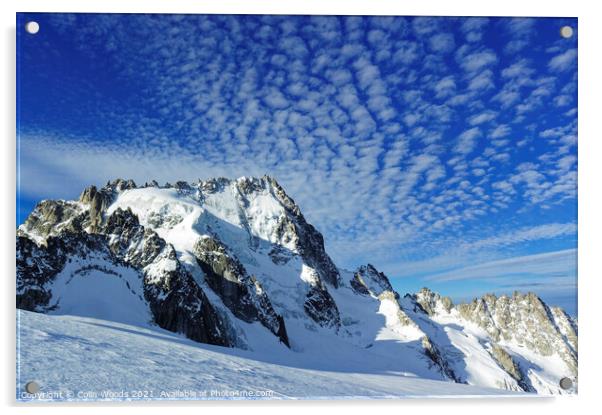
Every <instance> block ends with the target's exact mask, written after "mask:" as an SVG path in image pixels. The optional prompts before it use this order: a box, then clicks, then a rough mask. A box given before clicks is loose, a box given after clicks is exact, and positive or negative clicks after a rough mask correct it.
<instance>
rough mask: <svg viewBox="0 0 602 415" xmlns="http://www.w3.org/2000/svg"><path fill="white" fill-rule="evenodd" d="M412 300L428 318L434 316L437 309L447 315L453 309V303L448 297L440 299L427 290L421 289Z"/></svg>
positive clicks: (440, 297) (439, 296)
mask: <svg viewBox="0 0 602 415" xmlns="http://www.w3.org/2000/svg"><path fill="white" fill-rule="evenodd" d="M412 298H413V299H414V301H415V302H416V304H417V305H418V306H419V307H420V308H421V309H422V310H423V311H424V312H425V313H426V314H428V315H429V316H432V315H435V314H436V313H437V309H438V308H439V309H442V310H444V311H445V312H446V313H449V312H450V311H451V309H452V307H453V305H454V304H453V302H452V300H451V298H449V297H442V296H441V295H439V294H438V293H435V292H433V291H431V290H429V289H428V288H422V289H421V290H420V291H419V292H418V293H417V294H415V295H413V296H412Z"/></svg>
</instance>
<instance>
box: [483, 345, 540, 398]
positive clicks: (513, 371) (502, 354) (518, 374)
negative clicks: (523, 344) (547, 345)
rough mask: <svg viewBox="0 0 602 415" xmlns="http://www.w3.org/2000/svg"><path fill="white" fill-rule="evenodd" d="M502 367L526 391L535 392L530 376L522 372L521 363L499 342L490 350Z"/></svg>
mask: <svg viewBox="0 0 602 415" xmlns="http://www.w3.org/2000/svg"><path fill="white" fill-rule="evenodd" d="M489 353H490V354H491V356H492V357H493V358H494V359H495V361H496V362H497V363H498V364H499V365H500V367H501V368H502V369H504V370H505V371H506V373H508V374H509V375H510V376H512V378H513V379H514V380H516V382H517V383H518V385H519V386H520V387H521V389H522V390H524V391H525V392H535V391H536V390H535V388H533V385H531V382H530V381H529V378H528V377H526V376H525V374H524V373H523V372H522V370H521V368H520V365H519V364H518V363H517V362H516V361H515V360H514V358H513V357H512V356H511V355H510V353H508V352H507V351H506V349H504V348H503V347H502V346H500V345H499V344H495V343H494V344H493V345H492V347H491V351H490V352H489Z"/></svg>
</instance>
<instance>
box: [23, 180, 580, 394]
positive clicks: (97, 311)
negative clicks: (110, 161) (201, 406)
mask: <svg viewBox="0 0 602 415" xmlns="http://www.w3.org/2000/svg"><path fill="white" fill-rule="evenodd" d="M17 307H18V311H17V312H18V324H19V326H18V327H19V330H18V341H19V343H18V346H19V347H18V365H17V371H18V376H17V398H18V399H21V400H26V401H27V400H43V399H46V398H47V397H45V396H44V395H43V394H42V395H40V396H37V397H36V396H27V394H25V395H24V394H23V388H24V385H25V383H26V382H28V381H30V380H35V381H36V382H39V383H40V385H41V386H42V391H55V392H56V391H63V392H64V393H63V394H61V396H60V397H54V398H53V397H51V398H49V399H66V400H102V399H109V398H111V399H126V400H129V399H170V398H180V399H220V398H233V399H236V398H239V397H244V398H249V399H253V398H259V399H263V398H272V399H275V398H284V399H286V398H293V399H299V398H314V399H320V398H335V397H338V398H352V397H355V398H385V397H418V396H450V397H451V396H475V395H495V396H540V395H551V394H566V393H569V394H572V393H576V389H577V388H576V386H575V387H573V388H572V389H571V390H563V389H562V388H560V386H559V380H560V379H561V378H563V377H569V378H571V379H572V380H573V381H574V382H575V384H576V378H577V323H576V321H574V320H573V319H572V318H571V317H570V316H568V315H567V314H566V313H564V311H562V310H561V309H559V308H556V307H549V306H548V305H546V304H545V303H544V302H543V301H542V300H541V299H539V298H538V297H537V296H536V295H534V294H529V293H527V294H521V293H515V294H514V295H513V296H501V297H499V298H498V297H495V296H493V295H487V296H484V297H483V298H480V299H475V300H474V301H473V302H472V303H467V304H453V303H452V302H451V300H450V299H449V298H447V297H442V296H440V295H439V294H437V293H433V292H431V291H430V290H428V289H423V290H421V291H420V292H418V293H414V294H412V293H410V294H406V295H404V296H401V295H400V294H399V293H397V292H395V290H393V288H392V286H391V284H390V282H389V280H388V278H387V276H386V275H384V274H383V273H381V272H379V271H378V270H377V269H376V267H374V266H373V265H370V264H366V265H365V266H362V267H359V268H358V269H357V270H355V271H348V270H344V269H341V268H338V267H337V266H336V265H335V264H334V263H333V261H332V259H331V258H330V257H329V255H328V254H327V252H326V250H325V248H324V240H323V237H322V235H321V234H320V233H319V231H318V230H317V229H315V228H314V227H313V226H312V225H311V224H309V223H308V222H307V221H306V220H305V218H304V216H303V214H302V213H301V210H300V208H299V206H297V204H296V203H295V202H294V200H293V199H292V198H291V197H290V196H288V195H287V194H286V192H285V191H284V189H283V188H282V187H281V186H280V185H279V184H278V183H277V182H276V180H274V179H273V178H271V177H268V176H265V177H262V178H247V177H242V178H239V179H235V180H230V179H225V178H218V179H211V180H206V181H198V182H195V183H187V182H177V183H175V184H173V185H172V184H166V185H163V186H160V185H158V184H157V183H156V182H151V183H147V184H145V185H143V186H137V185H136V184H135V183H134V182H133V181H126V180H121V179H118V180H115V181H113V182H109V183H107V185H106V186H104V187H103V188H100V189H97V188H96V187H94V186H91V187H89V188H87V189H85V190H84V192H83V193H82V195H81V196H80V198H79V200H76V201H62V200H57V201H51V200H47V201H42V202H40V203H39V204H38V206H37V207H36V209H34V211H33V212H32V213H31V215H30V216H29V217H28V218H27V220H26V221H25V223H24V224H22V225H21V226H20V227H19V228H18V230H17ZM185 390H186V391H189V393H188V394H186V393H183V392H182V391H185ZM243 390H244V391H251V390H255V391H259V390H262V391H268V390H269V391H272V394H268V395H265V394H264V395H262V396H256V395H252V396H249V395H248V394H247V395H244V396H240V395H237V396H234V395H236V394H234V395H232V394H228V392H227V391H231V392H235V391H243ZM81 391H87V392H89V393H88V394H84V395H81V396H80V395H78V392H81ZM103 391H104V392H105V395H103V394H102V393H101V392H103ZM116 391H119V393H117V392H116ZM136 391H138V392H144V393H136ZM192 391H195V393H194V394H192ZM203 391H205V392H204V393H207V391H225V392H224V396H221V395H219V394H216V395H211V393H209V396H205V395H204V394H203ZM109 392H111V393H109ZM123 392H129V393H128V394H127V396H124V393H123ZM107 394H108V395H107ZM107 396H108V398H107Z"/></svg>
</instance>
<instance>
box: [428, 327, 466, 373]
mask: <svg viewBox="0 0 602 415" xmlns="http://www.w3.org/2000/svg"><path fill="white" fill-rule="evenodd" d="M422 347H423V348H424V352H425V354H426V356H427V357H428V358H429V359H430V360H431V361H432V362H433V364H435V365H436V366H437V367H438V368H439V370H441V372H442V373H443V374H444V375H445V376H446V377H447V378H448V379H451V380H453V381H454V382H456V383H466V381H464V380H462V379H460V378H459V377H458V376H457V375H456V373H455V372H454V371H453V369H452V368H451V367H450V365H449V363H448V361H447V359H446V358H445V356H444V355H443V353H441V351H440V350H439V348H438V347H437V346H436V345H435V344H434V343H433V342H432V341H431V339H429V338H428V336H424V337H423V338H422Z"/></svg>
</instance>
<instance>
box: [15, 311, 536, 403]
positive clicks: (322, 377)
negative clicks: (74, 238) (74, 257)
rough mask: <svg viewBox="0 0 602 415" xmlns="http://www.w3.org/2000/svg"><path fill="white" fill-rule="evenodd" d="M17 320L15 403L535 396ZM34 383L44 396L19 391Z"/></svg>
mask: <svg viewBox="0 0 602 415" xmlns="http://www.w3.org/2000/svg"><path fill="white" fill-rule="evenodd" d="M17 316H18V324H19V327H20V330H19V331H18V333H19V337H18V340H17V341H18V343H17V348H18V349H17V399H19V400H23V401H30V400H36V401H38V400H88V399H89V400H104V399H117V400H139V399H240V398H250V399H265V398H275V399H325V398H335V399H346V398H398V397H403V398H412V397H470V396H490V395H496V396H511V397H517V396H533V395H532V394H524V393H512V392H509V391H504V390H500V389H489V388H481V387H475V386H468V385H462V384H456V383H452V382H444V381H435V380H425V379H420V378H416V377H412V376H408V375H404V374H400V373H383V372H381V373H378V374H372V373H358V372H353V371H346V370H345V367H341V368H340V370H339V371H321V370H308V369H301V368H298V367H294V366H295V365H294V364H293V365H291V366H288V365H280V364H273V363H266V362H265V359H264V358H262V356H261V354H260V353H259V352H249V351H243V350H238V349H228V348H223V347H218V346H210V345H206V344H200V343H195V342H193V341H191V340H188V339H186V338H183V337H181V336H178V335H176V334H174V333H171V332H168V331H165V330H161V329H157V328H153V327H148V328H144V327H139V326H131V325H126V324H122V323H116V322H112V321H105V320H98V319H92V318H86V317H76V316H51V315H44V314H38V313H32V312H28V311H22V310H17ZM19 344H22V345H27V347H19ZM57 368H60V369H59V370H57ZM31 380H35V381H36V382H37V383H39V384H40V386H41V390H40V392H41V393H40V394H38V395H27V394H24V393H23V392H22V391H23V390H24V387H25V384H26V383H27V382H29V381H31Z"/></svg>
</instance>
